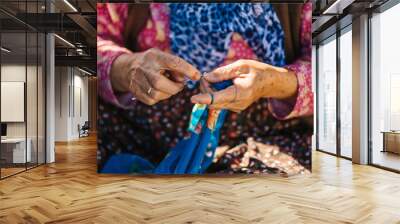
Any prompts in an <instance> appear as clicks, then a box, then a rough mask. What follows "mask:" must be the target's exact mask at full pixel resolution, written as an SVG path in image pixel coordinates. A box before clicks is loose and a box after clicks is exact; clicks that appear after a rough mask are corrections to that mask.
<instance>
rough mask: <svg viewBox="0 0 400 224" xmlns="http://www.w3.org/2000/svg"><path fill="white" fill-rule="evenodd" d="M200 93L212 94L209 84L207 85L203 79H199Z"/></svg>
mask: <svg viewBox="0 0 400 224" xmlns="http://www.w3.org/2000/svg"><path fill="white" fill-rule="evenodd" d="M200 91H201V93H211V92H213V90H212V88H211V85H210V83H208V82H207V81H206V80H205V79H204V78H201V79H200Z"/></svg>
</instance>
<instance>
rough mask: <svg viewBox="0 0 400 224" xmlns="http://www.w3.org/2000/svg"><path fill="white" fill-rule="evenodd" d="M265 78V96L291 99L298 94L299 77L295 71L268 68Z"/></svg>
mask: <svg viewBox="0 0 400 224" xmlns="http://www.w3.org/2000/svg"><path fill="white" fill-rule="evenodd" d="M263 80H264V84H263V86H264V88H263V89H264V92H263V97H264V98H275V99H291V98H293V97H294V96H296V94H297V77H296V75H295V73H294V72H293V71H290V70H287V69H283V68H277V69H268V70H267V71H266V72H264V79H263Z"/></svg>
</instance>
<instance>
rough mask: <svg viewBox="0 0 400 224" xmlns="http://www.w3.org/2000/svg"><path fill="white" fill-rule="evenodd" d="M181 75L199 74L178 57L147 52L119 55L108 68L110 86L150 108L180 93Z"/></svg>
mask: <svg viewBox="0 0 400 224" xmlns="http://www.w3.org/2000/svg"><path fill="white" fill-rule="evenodd" d="M185 76H186V77H187V78H189V79H192V80H198V79H199V78H200V72H199V71H198V70H197V69H196V68H195V67H193V66H192V65H190V64H189V63H187V62H186V61H185V60H183V59H182V58H180V57H177V56H174V55H171V54H168V53H165V52H162V51H160V50H157V49H149V50H147V51H145V52H141V53H134V54H123V55H121V56H119V57H118V58H117V59H116V60H115V61H114V63H113V65H112V68H111V85H112V86H113V89H114V90H116V91H119V92H128V91H129V92H131V93H132V94H133V96H134V97H135V98H136V99H138V100H139V101H141V102H143V103H145V104H147V105H153V104H155V103H157V102H159V101H161V100H164V99H168V98H169V97H171V96H173V95H175V94H177V93H178V92H180V91H181V90H182V89H183V87H184V85H185V83H184V81H185Z"/></svg>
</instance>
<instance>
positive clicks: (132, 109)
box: [97, 3, 313, 173]
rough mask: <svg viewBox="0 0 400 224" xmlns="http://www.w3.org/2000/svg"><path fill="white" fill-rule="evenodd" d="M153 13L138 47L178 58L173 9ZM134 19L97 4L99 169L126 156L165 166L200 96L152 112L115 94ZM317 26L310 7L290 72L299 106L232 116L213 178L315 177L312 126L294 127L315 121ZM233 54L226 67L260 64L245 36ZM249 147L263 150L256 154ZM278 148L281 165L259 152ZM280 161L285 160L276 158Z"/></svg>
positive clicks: (233, 43) (274, 105)
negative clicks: (117, 63) (308, 173)
mask: <svg viewBox="0 0 400 224" xmlns="http://www.w3.org/2000/svg"><path fill="white" fill-rule="evenodd" d="M150 9H151V18H150V19H149V20H148V22H147V24H146V27H145V28H144V29H143V30H142V31H141V32H140V34H139V36H138V44H139V46H140V48H141V50H146V49H149V48H152V47H156V48H159V49H161V50H164V51H171V40H170V38H169V37H170V30H169V27H170V24H169V22H170V20H169V15H170V11H169V10H170V9H169V8H168V7H167V5H166V4H158V3H153V4H151V6H150ZM127 15H128V5H127V4H98V27H97V28H98V37H97V41H98V75H99V95H100V96H101V99H100V106H99V109H100V111H99V112H100V118H99V138H98V139H99V140H98V141H99V155H98V156H99V157H98V159H99V169H101V167H102V166H103V164H104V163H105V161H107V159H108V158H109V157H110V156H111V155H114V154H119V153H134V154H136V155H139V156H143V157H145V158H147V159H149V161H151V162H153V163H159V162H160V161H161V160H162V158H164V157H165V155H166V153H167V151H168V149H169V148H171V147H173V146H175V145H176V144H177V142H178V141H179V140H180V139H182V138H183V137H184V136H185V135H187V130H186V129H187V124H188V120H189V117H190V108H191V107H192V104H191V103H190V102H189V99H190V96H192V95H194V94H196V93H197V92H198V90H196V89H194V90H187V89H186V90H184V91H182V92H181V93H179V94H177V95H175V96H173V97H172V98H171V99H169V100H166V101H162V102H160V103H158V104H156V105H154V106H152V107H149V106H146V105H144V104H142V103H140V102H138V101H132V100H131V98H132V95H131V94H129V93H123V94H119V93H115V92H114V91H113V89H112V86H111V83H110V78H109V72H110V69H111V65H112V63H113V61H114V60H115V58H117V57H118V56H119V55H121V54H125V53H128V54H129V53H131V52H130V51H129V50H128V49H126V48H124V47H123V46H124V40H123V38H122V33H123V29H124V26H125V22H126V19H127ZM310 26H311V4H304V7H303V15H302V26H301V32H300V35H301V38H300V39H301V45H302V51H301V52H302V56H301V58H299V59H298V60H296V61H295V62H294V63H292V64H290V65H288V66H287V68H288V69H290V70H293V71H294V72H295V73H296V75H297V78H298V94H297V98H296V99H294V101H293V102H286V101H278V100H265V99H261V100H259V101H258V102H256V103H254V104H253V105H251V106H250V107H249V108H248V109H246V110H245V111H244V112H242V113H240V114H236V113H230V114H229V115H228V117H227V120H226V122H225V123H224V125H223V127H222V128H221V137H220V144H219V145H220V146H225V148H224V149H225V150H223V153H221V155H219V156H216V157H215V159H216V161H215V163H214V164H213V165H212V167H211V168H210V169H209V170H208V171H209V172H243V173H253V172H261V173H263V172H266V173H269V172H277V171H278V172H285V173H291V171H290V170H288V169H289V168H288V167H291V168H290V169H291V170H292V171H293V170H297V171H298V172H304V170H305V169H310V167H311V161H310V157H311V156H310V153H311V152H310V145H311V142H310V141H311V139H310V138H311V135H312V126H311V125H306V124H304V122H303V121H302V120H299V119H294V120H293V119H291V120H287V119H289V118H296V117H300V116H307V115H311V114H312V108H313V101H312V99H313V97H312V92H311V65H310V58H311V36H310ZM229 46H230V47H229V49H228V51H227V54H226V57H225V59H224V60H223V62H222V63H221V65H224V64H229V63H231V62H233V61H235V60H238V59H244V58H246V59H258V57H257V56H256V54H255V53H254V52H253V50H252V49H251V47H249V45H248V42H247V41H246V40H245V39H244V38H243V37H242V35H240V34H239V33H236V32H234V33H232V36H231V40H230V43H229ZM126 109H129V110H126ZM178 114H179V116H177V115H178ZM271 115H272V116H271ZM273 116H274V117H273ZM276 118H277V119H280V121H279V120H276ZM284 120H287V121H284ZM249 141H255V142H257V144H259V145H258V146H257V147H254V144H253V145H251V144H249V143H248V142H249ZM260 144H261V145H260ZM239 146H240V147H239ZM226 147H228V150H227V148H226ZM271 147H272V148H274V149H275V151H274V150H272V152H273V153H272V154H273V155H274V157H271V155H272V154H271V155H270V154H268V153H263V152H262V151H263V150H260V149H268V148H271ZM229 148H230V149H229ZM252 150H253V151H252ZM217 151H218V150H217ZM219 151H221V150H219ZM264 151H265V150H264ZM267 151H268V150H267ZM250 154H251V155H250ZM281 154H282V155H286V157H285V156H276V155H281ZM268 158H274V159H272V160H271V159H268ZM282 158H283V159H282ZM268 161H270V162H268ZM271 161H272V162H271ZM284 161H286V162H284ZM280 164H281V165H280ZM282 164H285V165H282Z"/></svg>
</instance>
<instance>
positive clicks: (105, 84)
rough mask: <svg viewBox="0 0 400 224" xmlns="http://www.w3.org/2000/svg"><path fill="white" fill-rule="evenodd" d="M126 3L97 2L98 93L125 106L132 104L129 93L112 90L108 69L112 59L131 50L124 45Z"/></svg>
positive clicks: (118, 104)
mask: <svg viewBox="0 0 400 224" xmlns="http://www.w3.org/2000/svg"><path fill="white" fill-rule="evenodd" d="M128 9H129V8H128V5H127V4H123V3H114V4H104V3H103V4H102V3H98V4H97V15H98V16H97V73H98V79H99V80H98V87H99V95H100V96H101V97H102V99H103V100H105V101H106V102H109V103H112V104H114V105H116V106H118V107H122V108H126V107H129V106H130V104H133V103H134V101H132V100H131V99H132V95H131V94H130V93H123V94H122V93H121V94H118V93H116V92H114V90H113V88H112V86H111V81H110V77H109V75H110V71H111V66H112V63H113V62H114V60H115V59H116V58H117V57H118V56H120V55H121V54H131V53H132V52H131V51H129V50H128V49H126V48H125V47H123V46H124V39H123V30H124V26H125V22H126V20H127V17H128Z"/></svg>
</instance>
